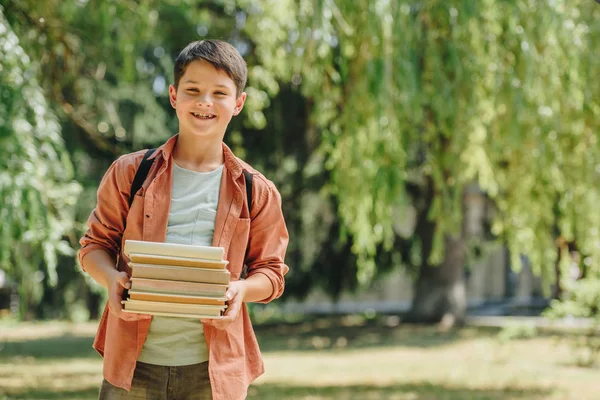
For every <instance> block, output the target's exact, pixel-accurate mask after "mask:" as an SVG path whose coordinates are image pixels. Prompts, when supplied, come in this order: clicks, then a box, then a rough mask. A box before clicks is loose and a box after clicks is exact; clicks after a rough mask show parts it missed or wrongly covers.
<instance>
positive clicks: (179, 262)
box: [128, 253, 228, 270]
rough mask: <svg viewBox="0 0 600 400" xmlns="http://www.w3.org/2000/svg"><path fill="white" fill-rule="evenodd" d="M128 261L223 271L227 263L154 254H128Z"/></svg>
mask: <svg viewBox="0 0 600 400" xmlns="http://www.w3.org/2000/svg"><path fill="white" fill-rule="evenodd" d="M128 257H129V261H130V262H131V263H136V264H154V265H172V266H178V267H194V268H210V269H221V270H222V269H225V267H226V266H227V263H228V262H227V261H216V260H206V259H201V258H188V257H175V256H159V255H156V254H143V253H129V256H128Z"/></svg>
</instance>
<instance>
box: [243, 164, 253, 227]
mask: <svg viewBox="0 0 600 400" xmlns="http://www.w3.org/2000/svg"><path fill="white" fill-rule="evenodd" d="M242 172H243V173H244V179H245V180H246V200H247V201H248V217H250V212H251V211H252V178H253V177H254V175H252V174H251V173H250V172H248V171H246V170H243V171H242Z"/></svg>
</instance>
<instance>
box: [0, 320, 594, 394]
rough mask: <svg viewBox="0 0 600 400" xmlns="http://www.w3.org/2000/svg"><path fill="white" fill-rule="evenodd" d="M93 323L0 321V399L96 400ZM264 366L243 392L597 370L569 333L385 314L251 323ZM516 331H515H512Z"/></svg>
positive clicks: (579, 374)
mask: <svg viewBox="0 0 600 400" xmlns="http://www.w3.org/2000/svg"><path fill="white" fill-rule="evenodd" d="M95 329H96V325H95V323H84V324H69V323H65V322H39V323H16V322H14V321H12V322H11V321H0V399H2V400H5V399H11V400H12V399H40V400H41V399H95V398H97V391H98V387H99V383H100V381H101V360H100V357H99V356H98V355H97V354H96V353H95V352H94V351H93V350H92V349H91V342H92V338H93V335H94V333H95ZM257 335H258V338H259V343H260V345H261V348H262V350H263V353H264V358H265V367H266V371H267V372H266V374H265V375H263V376H262V377H261V378H259V379H258V381H257V382H256V383H255V384H254V385H252V387H251V388H250V391H249V396H248V398H249V399H311V400H317V399H361V400H362V399H367V400H368V399H398V400H421V399H422V400H434V399H435V400H459V399H460V400H463V399H481V400H483V399H498V400H500V399H503V400H504V399H507V400H510V399H528V400H529V399H533V400H537V399H552V400H554V399H556V400H558V399H560V400H568V399H573V400H575V399H577V400H584V399H598V398H600V397H599V395H598V393H600V379H598V372H599V371H598V369H595V368H586V367H579V366H577V362H576V361H577V359H576V357H575V355H576V353H575V352H574V350H573V347H572V339H571V338H569V337H565V336H561V337H558V336H553V335H537V336H534V337H530V338H520V339H519V338H517V339H514V338H513V339H510V340H507V335H503V334H502V333H501V332H499V330H498V329H493V328H487V329H481V328H473V327H466V328H461V329H457V330H452V331H449V332H440V331H438V329H437V328H435V327H425V326H414V325H403V324H400V323H399V319H398V318H397V317H394V316H387V317H378V318H373V319H366V318H364V317H361V316H353V317H344V318H316V319H311V320H309V321H304V322H299V323H293V324H292V323H288V324H283V323H279V324H264V325H261V326H259V327H257ZM512 336H519V335H512Z"/></svg>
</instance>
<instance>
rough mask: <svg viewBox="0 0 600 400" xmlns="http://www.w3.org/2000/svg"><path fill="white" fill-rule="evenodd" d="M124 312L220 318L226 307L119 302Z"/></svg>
mask: <svg viewBox="0 0 600 400" xmlns="http://www.w3.org/2000/svg"><path fill="white" fill-rule="evenodd" d="M121 303H122V304H123V309H124V310H125V311H137V312H140V313H145V314H154V313H161V314H168V315H175V314H185V315H201V316H210V317H220V316H221V313H222V312H223V310H225V308H226V306H210V305H204V304H180V303H164V302H160V301H142V300H131V299H129V300H125V301H122V302H121Z"/></svg>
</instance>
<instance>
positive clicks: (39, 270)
mask: <svg viewBox="0 0 600 400" xmlns="http://www.w3.org/2000/svg"><path fill="white" fill-rule="evenodd" d="M0 67H1V72H2V73H1V74H0V98H2V103H1V105H0V149H1V150H0V204H2V208H1V209H0V221H2V222H1V224H0V237H1V239H0V268H2V269H3V270H5V271H7V273H8V275H9V277H13V279H16V280H17V281H18V282H20V283H21V284H20V285H19V290H20V294H21V297H22V299H23V300H26V301H27V302H28V303H29V304H36V302H38V301H39V300H40V298H41V296H42V285H41V282H42V280H44V278H45V277H46V276H47V279H48V281H49V282H50V283H51V284H54V285H55V284H56V282H57V280H58V277H57V273H56V268H57V253H62V254H73V250H72V248H71V245H70V243H68V242H67V241H65V240H64V239H65V236H67V235H69V234H70V233H71V231H72V229H73V213H72V211H73V206H74V204H75V201H76V199H77V194H78V193H79V190H80V186H79V184H77V183H76V182H74V181H73V180H72V178H73V166H72V165H71V162H70V159H69V157H68V154H67V152H66V149H65V144H64V142H63V140H62V137H61V134H60V133H61V132H60V126H59V124H58V121H57V120H56V117H55V116H54V114H53V113H52V111H51V110H50V108H49V106H48V104H47V102H46V99H45V97H44V93H43V92H42V90H41V88H40V86H39V85H38V83H37V79H36V76H35V71H34V70H33V68H32V66H31V62H30V59H29V56H28V54H26V53H25V51H24V50H23V48H22V47H21V45H20V44H19V39H18V38H17V36H16V35H15V33H14V32H13V31H12V29H11V27H10V25H9V24H8V23H7V21H6V19H5V18H4V15H3V14H2V10H1V9H0ZM24 306H26V305H25V304H24Z"/></svg>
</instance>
